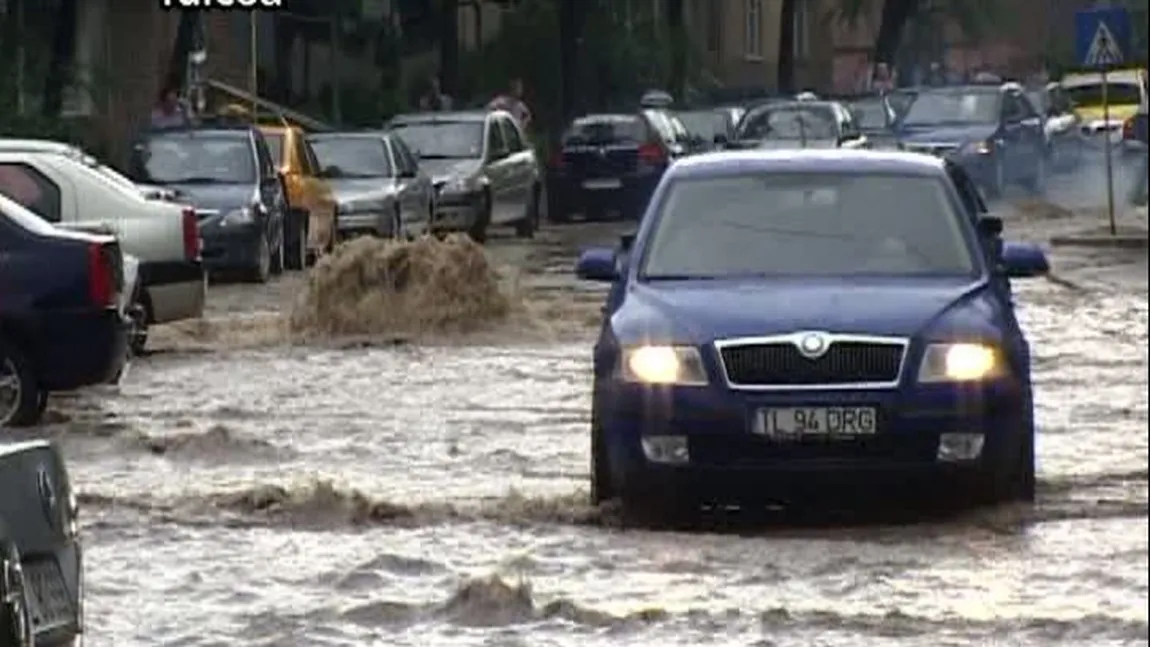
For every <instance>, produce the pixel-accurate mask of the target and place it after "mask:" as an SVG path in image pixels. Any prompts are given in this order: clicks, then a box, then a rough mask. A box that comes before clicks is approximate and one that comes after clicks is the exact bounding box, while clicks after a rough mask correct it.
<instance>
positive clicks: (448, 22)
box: [439, 0, 459, 100]
mask: <svg viewBox="0 0 1150 647" xmlns="http://www.w3.org/2000/svg"><path fill="white" fill-rule="evenodd" d="M440 7H441V9H442V12H441V13H440V15H439V83H440V87H441V88H442V89H443V92H444V93H445V94H447V95H448V96H450V97H454V98H455V99H456V100H458V99H459V97H458V94H459V0H442V1H441V4H440Z"/></svg>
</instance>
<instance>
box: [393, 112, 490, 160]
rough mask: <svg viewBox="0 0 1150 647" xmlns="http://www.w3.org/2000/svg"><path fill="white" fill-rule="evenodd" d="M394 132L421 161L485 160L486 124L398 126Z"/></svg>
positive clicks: (461, 123) (410, 124)
mask: <svg viewBox="0 0 1150 647" xmlns="http://www.w3.org/2000/svg"><path fill="white" fill-rule="evenodd" d="M391 130H392V132H394V133H395V134H396V135H398V136H399V137H400V138H401V139H403V143H405V144H407V147H408V148H410V149H411V150H413V151H416V152H418V153H419V157H420V158H421V159H429V160H430V159H478V158H480V157H482V156H483V122H481V121H436V122H413V123H398V124H394V125H392V127H391Z"/></svg>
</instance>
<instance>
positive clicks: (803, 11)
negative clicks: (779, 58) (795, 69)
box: [792, 0, 811, 61]
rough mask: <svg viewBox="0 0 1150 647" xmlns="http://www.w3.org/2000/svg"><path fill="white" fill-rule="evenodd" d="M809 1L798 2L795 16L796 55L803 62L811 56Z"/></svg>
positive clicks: (798, 0) (801, 0) (799, 0)
mask: <svg viewBox="0 0 1150 647" xmlns="http://www.w3.org/2000/svg"><path fill="white" fill-rule="evenodd" d="M809 5H810V2H809V0H796V2H795V16H794V25H792V27H793V29H794V32H793V33H794V35H795V38H794V48H795V49H794V55H795V59H796V60H800V61H801V60H803V59H805V58H807V57H809V56H810V55H811V23H810V17H811V14H810V6H809Z"/></svg>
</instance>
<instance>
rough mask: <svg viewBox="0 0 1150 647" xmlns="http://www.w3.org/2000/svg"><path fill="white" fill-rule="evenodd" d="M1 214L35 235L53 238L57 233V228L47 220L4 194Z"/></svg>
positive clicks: (1, 199) (0, 195)
mask: <svg viewBox="0 0 1150 647" xmlns="http://www.w3.org/2000/svg"><path fill="white" fill-rule="evenodd" d="M0 214H2V215H3V216H4V218H6V219H7V220H9V221H10V222H12V223H15V224H16V225H17V226H18V227H20V228H22V229H26V230H27V231H30V232H32V233H34V234H40V235H41V236H51V235H53V234H55V233H56V228H55V227H53V226H52V225H50V224H48V222H47V221H46V220H44V219H43V218H41V217H40V216H38V215H36V214H35V213H33V212H31V211H29V210H28V209H27V208H26V207H25V206H24V205H22V204H20V203H19V202H17V201H15V200H12V199H9V198H8V197H7V196H5V195H4V194H3V193H0Z"/></svg>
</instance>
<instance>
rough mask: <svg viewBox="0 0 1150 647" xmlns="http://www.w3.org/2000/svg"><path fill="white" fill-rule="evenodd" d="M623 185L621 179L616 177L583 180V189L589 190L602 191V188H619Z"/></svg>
mask: <svg viewBox="0 0 1150 647" xmlns="http://www.w3.org/2000/svg"><path fill="white" fill-rule="evenodd" d="M622 187H623V180H620V179H617V178H607V179H605V180H587V181H585V182H583V188H584V189H590V190H591V191H602V190H604V189H619V188H622Z"/></svg>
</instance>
